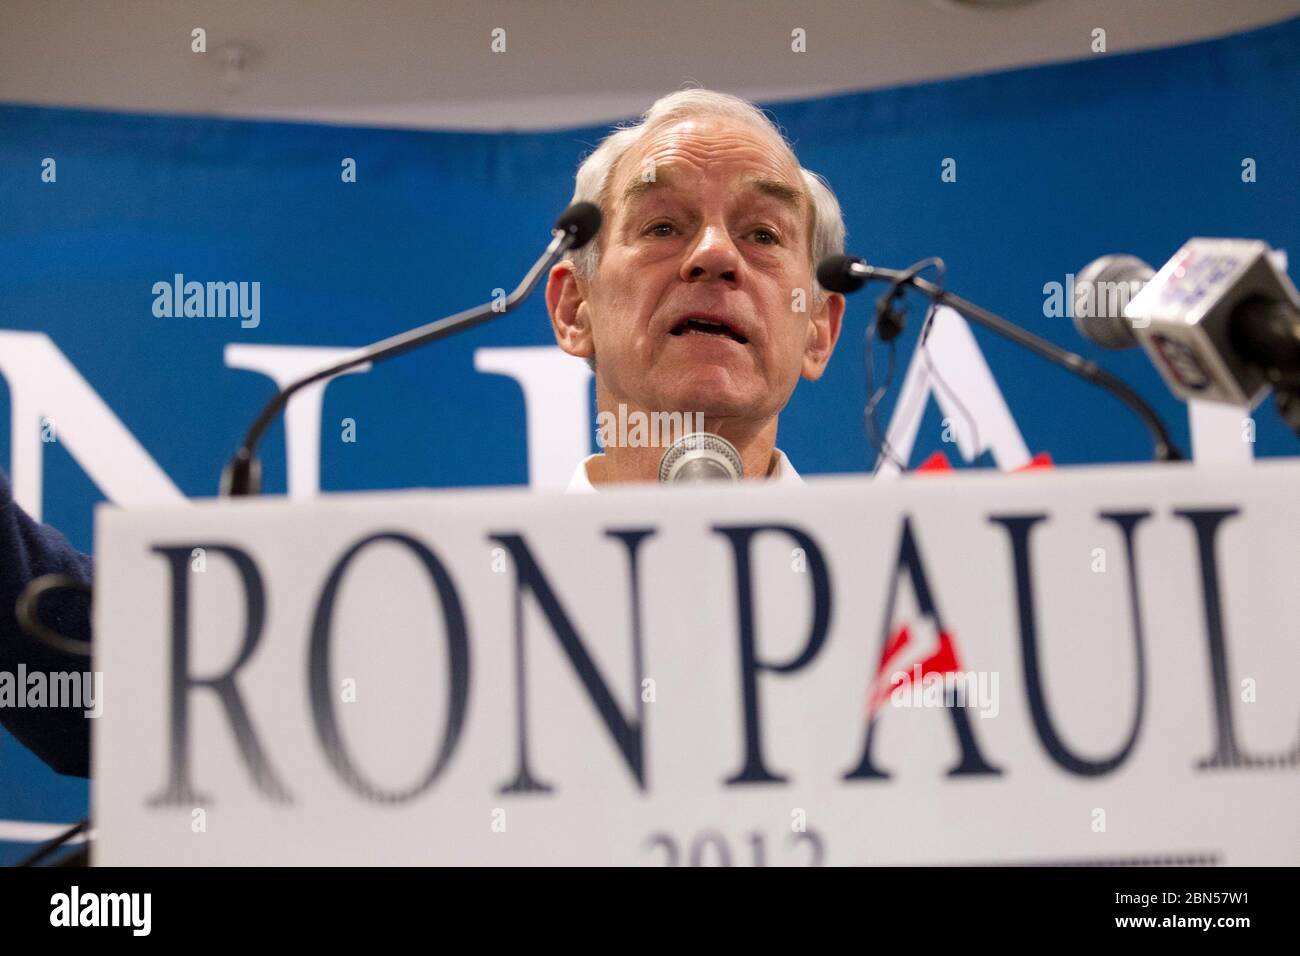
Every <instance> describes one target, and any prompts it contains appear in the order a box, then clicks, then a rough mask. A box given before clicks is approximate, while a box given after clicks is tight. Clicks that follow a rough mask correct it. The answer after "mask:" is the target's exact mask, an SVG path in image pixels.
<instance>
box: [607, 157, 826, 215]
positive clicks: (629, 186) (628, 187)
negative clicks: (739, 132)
mask: <svg viewBox="0 0 1300 956" xmlns="http://www.w3.org/2000/svg"><path fill="white" fill-rule="evenodd" d="M696 178H698V173H697V172H696V171H695V170H691V169H685V170H684V169H682V168H681V167H679V166H676V165H674V164H671V163H669V164H665V165H662V166H656V167H654V175H653V176H644V175H640V174H637V175H634V176H633V177H632V178H631V179H630V180H629V181H628V182H627V183H625V184H624V185H623V187H622V188H621V189H620V190H619V191H618V193H617V195H618V197H619V199H620V200H621V202H622V204H623V205H624V206H627V205H630V204H631V203H633V202H636V201H637V200H639V199H643V198H645V197H647V196H650V195H652V194H654V193H657V192H671V191H674V190H681V189H688V188H689V187H690V186H691V184H692V181H693V180H694V179H696ZM728 179H729V180H730V185H731V186H732V188H733V190H734V191H735V192H751V193H754V194H757V195H759V196H767V197H769V198H771V199H775V200H777V201H778V202H780V203H781V204H782V205H785V206H789V207H790V208H791V209H795V210H799V209H802V208H803V203H804V192H803V190H802V189H800V188H799V187H798V186H796V185H794V184H793V183H791V182H790V181H789V180H788V179H787V178H785V177H784V176H781V177H779V178H778V177H777V176H775V175H774V174H772V173H769V172H767V171H763V170H759V169H753V168H750V169H745V168H739V169H737V170H735V172H734V173H733V174H732V175H731V176H729V177H728Z"/></svg>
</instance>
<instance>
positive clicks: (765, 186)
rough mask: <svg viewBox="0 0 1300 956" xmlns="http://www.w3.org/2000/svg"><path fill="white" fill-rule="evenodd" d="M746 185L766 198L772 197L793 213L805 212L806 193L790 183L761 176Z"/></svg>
mask: <svg viewBox="0 0 1300 956" xmlns="http://www.w3.org/2000/svg"><path fill="white" fill-rule="evenodd" d="M745 185H746V186H748V187H749V188H751V189H757V190H758V191H759V192H761V193H763V194H764V195H766V196H771V197H772V198H773V199H775V200H777V201H778V202H780V203H781V204H782V205H785V206H788V207H789V208H790V209H791V210H792V211H793V212H802V211H803V203H804V192H803V190H802V189H796V188H795V187H794V186H791V185H790V184H789V183H786V182H782V181H781V180H779V179H767V178H766V177H761V176H760V177H759V178H757V179H750V180H747V181H746V183H745Z"/></svg>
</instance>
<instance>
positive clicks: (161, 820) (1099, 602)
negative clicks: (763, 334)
mask: <svg viewBox="0 0 1300 956" xmlns="http://www.w3.org/2000/svg"><path fill="white" fill-rule="evenodd" d="M1297 489H1300V465H1298V464H1296V463H1294V462H1281V461H1274V462H1261V463H1258V464H1256V465H1255V466H1253V467H1250V468H1243V469H1223V470H1216V469H1212V468H1211V469H1196V468H1192V467H1190V466H1181V465H1180V466H1163V467H1161V466H1148V467H1131V468H1072V469H1061V470H1058V471H1056V472H1047V473H1036V474H1024V475H1014V476H1005V475H993V474H969V475H936V476H915V477H909V478H906V479H903V480H901V481H895V482H889V483H872V482H871V481H868V480H865V479H858V478H853V479H850V478H844V479H822V480H811V481H809V482H808V484H807V485H806V486H805V487H803V488H798V487H796V488H789V487H788V486H785V487H764V486H758V485H754V486H748V485H747V486H744V487H730V488H659V487H643V488H625V489H621V490H617V491H611V492H602V493H600V494H596V495H586V496H563V495H550V494H530V493H528V492H526V491H522V490H513V489H512V490H502V491H472V492H404V493H392V494H365V495H340V496H329V497H324V498H321V499H319V500H317V501H314V502H310V503H289V502H287V501H284V500H282V499H265V500H258V501H241V502H235V503H229V502H217V501H204V502H198V503H196V504H193V505H189V506H182V507H168V508H158V509H136V510H121V509H115V508H111V507H104V508H102V509H101V510H100V512H99V514H98V527H97V556H96V574H97V581H96V597H95V633H96V658H95V667H96V669H98V670H101V671H103V673H104V710H103V716H102V717H101V718H100V719H99V720H97V721H96V722H95V738H94V788H93V809H94V815H95V825H96V830H97V832H98V849H97V854H96V862H97V863H105V864H646V865H663V864H670V865H673V864H676V865H686V864H718V863H729V864H732V865H811V864H841V865H855V864H903V863H922V864H928V863H935V864H946V863H996V862H1010V863H1016V862H1024V863H1029V862H1043V863H1073V862H1095V863H1102V862H1106V863H1124V862H1134V863H1136V862H1165V861H1169V862H1187V863H1192V862H1206V863H1228V864H1291V865H1294V864H1297V863H1300V809H1298V808H1300V693H1297V686H1298V680H1300V587H1298V586H1297V584H1298V582H1300V495H1298V494H1297Z"/></svg>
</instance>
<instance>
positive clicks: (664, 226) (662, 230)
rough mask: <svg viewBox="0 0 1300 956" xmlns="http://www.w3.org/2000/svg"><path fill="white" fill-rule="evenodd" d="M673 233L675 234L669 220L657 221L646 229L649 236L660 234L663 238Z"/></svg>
mask: <svg viewBox="0 0 1300 956" xmlns="http://www.w3.org/2000/svg"><path fill="white" fill-rule="evenodd" d="M672 234H673V227H672V224H671V223H667V222H657V223H655V224H654V225H653V226H651V227H650V228H649V229H647V230H646V235H647V236H659V237H661V238H663V237H666V236H671V235H672Z"/></svg>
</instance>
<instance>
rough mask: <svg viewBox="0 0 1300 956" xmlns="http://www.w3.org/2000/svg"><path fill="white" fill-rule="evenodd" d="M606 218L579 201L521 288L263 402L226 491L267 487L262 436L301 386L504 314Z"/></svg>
mask: <svg viewBox="0 0 1300 956" xmlns="http://www.w3.org/2000/svg"><path fill="white" fill-rule="evenodd" d="M600 220H601V215H600V209H599V208H598V207H597V206H595V205H594V204H592V203H589V202H578V203H574V204H573V205H572V206H570V207H569V208H568V209H566V210H564V212H563V213H561V214H560V218H559V219H557V220H555V225H554V226H552V227H551V235H552V238H551V243H550V245H549V246H547V247H546V251H545V252H543V253H542V256H541V258H540V259H538V260H537V261H536V262H535V263H533V267H532V268H531V269H529V270H528V272H527V274H526V275H525V276H524V277H523V279H522V280H520V282H519V285H518V286H516V287H515V290H514V291H513V292H511V293H510V294H509V295H508V296H506V298H505V299H504V300H500V299H498V300H494V301H493V302H489V303H485V304H483V305H479V306H475V307H474V308H472V309H466V310H465V311H463V312H457V313H456V314H455V315H452V316H448V317H447V318H445V319H438V320H437V321H436V322H430V323H428V324H427V325H422V326H420V327H419V328H417V329H411V330H410V331H408V332H402V333H400V334H398V335H394V336H390V337H389V338H386V339H383V340H382V341H379V342H376V343H375V344H373V345H368V346H366V347H365V348H361V349H358V350H356V351H355V352H353V353H351V354H350V355H348V356H347V357H345V358H343V359H341V360H340V361H338V362H335V363H333V364H332V365H329V366H327V367H326V368H322V369H319V370H318V371H315V372H312V373H311V374H309V375H305V376H303V377H302V378H300V379H298V380H297V381H294V382H290V383H289V384H288V385H286V386H285V387H284V388H282V389H280V391H279V392H277V393H276V394H275V396H274V397H272V399H271V400H270V401H269V402H267V403H266V405H265V406H264V407H263V408H262V411H261V413H260V414H258V416H257V418H256V419H255V420H254V421H253V424H252V427H250V428H249V429H248V434H247V435H245V436H244V442H243V444H242V445H240V446H239V450H238V451H237V452H235V455H234V457H233V458H231V459H230V461H229V462H228V463H227V464H226V467H225V469H224V470H223V471H222V473H221V494H222V496H229V497H233V496H242V495H256V494H260V493H261V488H262V465H261V462H260V461H258V459H257V445H258V442H260V441H261V439H262V436H263V435H264V434H265V433H266V429H267V428H269V427H270V425H271V422H273V421H274V420H275V417H276V415H278V414H279V413H280V411H281V409H283V408H284V406H285V404H287V403H288V401H289V399H290V398H292V397H293V395H294V393H295V392H297V391H299V390H300V389H302V388H305V387H306V386H308V385H311V384H313V383H315V382H319V381H321V380H322V379H327V378H332V377H333V376H335V375H338V374H340V373H341V372H346V371H347V370H348V369H350V368H355V367H356V366H358V365H364V364H365V363H367V362H379V361H382V360H383V359H388V358H392V357H393V356H395V355H400V354H402V353H403V352H406V351H408V350H410V349H413V348H416V347H417V346H420V345H427V344H428V343H430V342H436V341H437V340H438V339H442V338H446V337H447V336H449V335H452V334H454V333H456V332H464V331H465V330H467V329H472V328H474V326H476V325H481V324H483V323H484V322H487V321H489V320H491V319H495V318H497V317H498V316H502V315H505V314H507V313H509V312H513V311H514V310H515V309H516V308H518V307H519V305H520V304H521V303H522V302H523V301H524V300H525V299H527V298H528V296H529V295H531V294H532V291H533V289H534V288H536V286H537V283H538V281H539V280H540V279H541V277H542V276H543V275H545V274H546V272H547V271H548V270H549V269H550V268H551V266H553V265H555V263H557V262H559V261H560V259H561V258H562V257H563V256H564V255H565V254H566V253H568V252H571V251H572V250H574V249H581V248H582V247H583V246H585V245H586V244H587V243H588V242H590V241H591V239H592V238H593V237H594V236H595V235H596V233H597V232H599V231H600Z"/></svg>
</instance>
